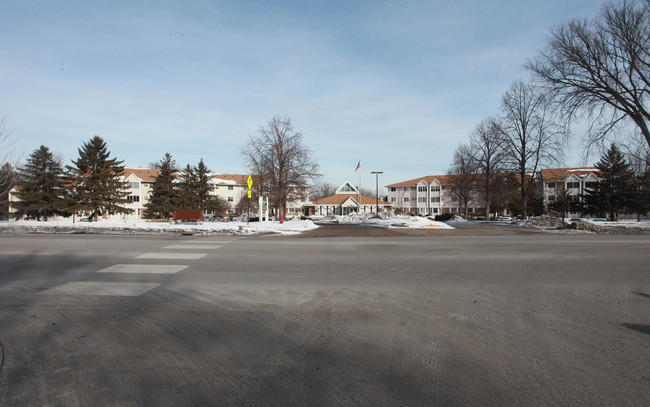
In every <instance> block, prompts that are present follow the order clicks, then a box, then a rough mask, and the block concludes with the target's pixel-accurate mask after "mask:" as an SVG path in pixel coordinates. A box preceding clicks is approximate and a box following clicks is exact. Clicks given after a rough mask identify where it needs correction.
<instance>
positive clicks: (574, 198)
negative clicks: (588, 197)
mask: <svg viewBox="0 0 650 407" xmlns="http://www.w3.org/2000/svg"><path fill="white" fill-rule="evenodd" d="M569 199H570V200H571V202H579V201H580V195H569Z"/></svg>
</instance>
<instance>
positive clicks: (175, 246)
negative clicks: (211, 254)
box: [163, 244, 221, 250]
mask: <svg viewBox="0 0 650 407" xmlns="http://www.w3.org/2000/svg"><path fill="white" fill-rule="evenodd" d="M220 247H221V245H220V244H213V245H211V244H170V245H169V246H165V247H163V249H190V250H192V249H206V250H210V249H218V248H220Z"/></svg>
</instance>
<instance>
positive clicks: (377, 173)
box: [370, 171, 384, 217]
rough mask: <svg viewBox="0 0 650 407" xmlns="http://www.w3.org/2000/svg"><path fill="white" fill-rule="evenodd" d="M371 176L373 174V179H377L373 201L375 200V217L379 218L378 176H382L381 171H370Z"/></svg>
mask: <svg viewBox="0 0 650 407" xmlns="http://www.w3.org/2000/svg"><path fill="white" fill-rule="evenodd" d="M370 173H371V174H375V178H376V179H377V182H376V186H375V199H376V200H377V212H376V213H377V217H379V174H383V173H384V172H383V171H371V172H370Z"/></svg>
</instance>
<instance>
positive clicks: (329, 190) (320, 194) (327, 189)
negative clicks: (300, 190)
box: [310, 182, 336, 201]
mask: <svg viewBox="0 0 650 407" xmlns="http://www.w3.org/2000/svg"><path fill="white" fill-rule="evenodd" d="M335 193H336V185H334V184H330V183H329V182H320V183H318V184H316V185H314V186H313V187H312V188H311V197H310V199H311V200H312V201H315V200H317V199H321V198H325V197H326V196H330V195H334V194H335Z"/></svg>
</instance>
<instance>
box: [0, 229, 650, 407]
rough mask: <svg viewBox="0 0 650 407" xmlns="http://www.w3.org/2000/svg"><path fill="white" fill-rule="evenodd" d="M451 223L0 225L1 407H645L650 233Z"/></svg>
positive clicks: (649, 366) (649, 364) (649, 376)
mask: <svg viewBox="0 0 650 407" xmlns="http://www.w3.org/2000/svg"><path fill="white" fill-rule="evenodd" d="M338 230H342V229H338ZM457 230H458V231H456V232H454V231H451V233H447V234H446V235H445V234H442V233H437V232H429V233H427V234H421V233H417V232H409V233H405V232H404V233H401V232H399V231H393V232H394V233H393V232H391V233H390V234H388V233H386V232H382V231H381V230H379V229H377V228H374V229H370V230H363V228H348V229H346V231H345V232H334V231H332V230H331V229H330V231H329V232H328V231H327V229H326V228H321V229H320V230H319V231H318V230H317V231H313V232H310V233H308V234H305V235H301V236H295V237H278V236H276V237H273V236H272V237H247V238H227V237H215V236H206V237H201V236H101V235H98V236H93V235H10V234H4V235H0V244H1V247H2V249H0V260H1V262H0V343H2V350H3V352H2V354H3V358H4V362H3V366H2V368H1V372H0V404H1V405H3V406H23V405H54V406H58V405H65V406H86V405H114V406H118V405H119V406H142V405H150V406H161V405H173V406H196V405H211V406H214V405H223V406H230V405H251V406H253V405H255V406H259V405H283V406H304V405H314V406H318V405H322V406H326V405H372V406H399V405H404V406H406V405H408V406H417V405H422V406H425V405H426V406H430V405H441V406H461V405H462V406H468V405H469V406H472V405H475V406H479V405H481V406H483V405H491V406H503V405H590V406H598V405H601V406H612V405H648V404H650V393H649V392H648V391H647V389H648V387H649V386H650V346H648V345H649V344H650V267H649V266H648V265H649V264H650V251H649V250H648V248H649V247H650V236H606V235H593V234H584V235H562V234H548V233H542V232H538V231H521V230H520V231H518V232H503V231H502V232H498V229H487V228H486V229H478V230H473V231H471V230H465V231H464V232H463V229H462V228H459V229H457ZM508 230H514V228H513V229H508ZM441 232H442V231H441ZM337 234H338V235H337ZM342 234H345V235H346V236H347V237H346V236H342Z"/></svg>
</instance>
